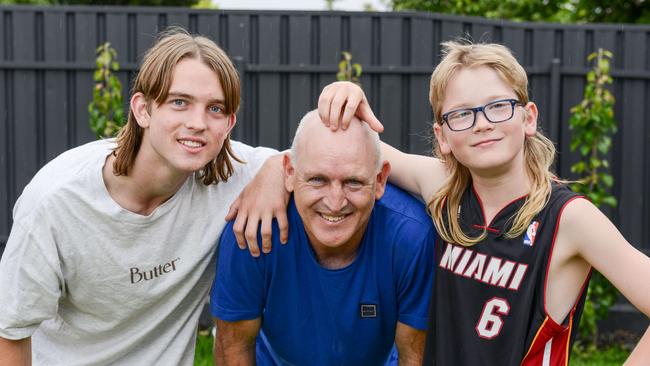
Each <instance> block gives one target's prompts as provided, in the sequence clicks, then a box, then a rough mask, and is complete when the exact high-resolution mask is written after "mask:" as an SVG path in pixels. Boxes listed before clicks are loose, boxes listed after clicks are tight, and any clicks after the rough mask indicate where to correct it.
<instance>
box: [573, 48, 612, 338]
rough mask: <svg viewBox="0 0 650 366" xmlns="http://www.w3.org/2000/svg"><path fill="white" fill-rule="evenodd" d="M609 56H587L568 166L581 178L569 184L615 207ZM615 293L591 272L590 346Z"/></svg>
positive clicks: (586, 332) (586, 323)
mask: <svg viewBox="0 0 650 366" xmlns="http://www.w3.org/2000/svg"><path fill="white" fill-rule="evenodd" d="M611 58H612V53H611V52H609V51H606V50H603V49H598V52H595V53H593V54H591V55H589V56H588V60H589V61H592V62H594V67H593V69H592V70H591V71H589V73H588V74H587V83H586V85H585V90H584V99H583V100H582V102H580V104H578V105H576V106H575V107H573V108H572V109H571V113H572V115H571V118H570V119H569V127H570V128H571V132H572V136H571V150H572V151H578V153H579V154H580V161H578V162H577V163H575V164H574V165H572V166H571V171H572V172H573V173H575V174H578V176H580V177H581V178H580V180H579V181H578V183H575V184H573V186H572V188H573V190H574V191H576V192H579V193H582V194H584V195H585V196H587V197H588V198H589V199H590V200H591V202H592V203H593V204H594V205H596V206H598V207H602V206H603V205H607V206H611V207H614V206H616V203H617V202H616V198H615V197H614V196H613V195H611V193H610V190H611V188H612V186H613V184H614V178H613V177H612V175H611V174H610V173H609V162H608V161H607V158H606V156H607V153H608V151H609V150H610V148H611V146H612V137H611V135H613V134H614V133H616V120H615V119H614V102H615V100H614V96H613V95H612V93H611V92H610V91H609V90H608V89H607V86H608V85H610V84H611V83H612V77H611V76H610V75H609V69H610V63H609V60H610V59H611ZM617 297H618V291H616V288H614V286H612V285H611V284H610V283H609V281H607V279H606V278H605V277H603V276H602V275H601V274H600V273H598V272H594V274H593V277H592V279H591V281H590V283H589V289H588V290H587V301H586V302H585V309H584V313H583V316H582V320H581V322H580V330H581V333H582V336H583V338H586V339H590V341H591V342H590V343H591V344H590V346H591V347H595V345H596V341H597V339H598V327H597V325H596V321H597V320H599V319H603V318H605V317H607V314H608V312H609V309H610V307H611V306H612V305H614V302H615V301H616V298H617Z"/></svg>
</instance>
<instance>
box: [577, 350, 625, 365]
mask: <svg viewBox="0 0 650 366" xmlns="http://www.w3.org/2000/svg"><path fill="white" fill-rule="evenodd" d="M629 355H630V351H629V350H627V349H625V348H624V347H622V346H620V345H613V346H609V347H607V348H602V349H595V348H593V349H592V348H588V349H579V348H578V347H573V352H571V362H569V365H570V366H619V365H622V364H623V362H625V359H627V356H629Z"/></svg>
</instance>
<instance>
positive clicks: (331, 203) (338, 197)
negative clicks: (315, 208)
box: [324, 182, 348, 212]
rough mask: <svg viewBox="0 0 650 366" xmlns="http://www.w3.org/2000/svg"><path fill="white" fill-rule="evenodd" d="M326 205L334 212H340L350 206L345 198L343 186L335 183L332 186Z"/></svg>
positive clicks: (326, 197)
mask: <svg viewBox="0 0 650 366" xmlns="http://www.w3.org/2000/svg"><path fill="white" fill-rule="evenodd" d="M324 201H325V205H327V208H328V209H329V210H331V211H332V212H340V211H342V210H343V208H344V207H345V206H346V205H347V204H348V201H347V199H346V198H345V192H344V191H343V186H342V185H341V184H340V183H337V182H334V183H332V184H331V185H330V187H329V190H328V192H327V194H326V195H325V199H324Z"/></svg>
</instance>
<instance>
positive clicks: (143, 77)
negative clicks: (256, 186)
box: [113, 27, 242, 185]
mask: <svg viewBox="0 0 650 366" xmlns="http://www.w3.org/2000/svg"><path fill="white" fill-rule="evenodd" d="M183 59H196V60H199V61H201V62H203V63H204V64H205V65H206V66H208V67H209V68H210V69H212V70H213V71H214V72H215V74H217V76H218V77H219V82H220V83H221V88H222V89H223V93H224V113H225V114H226V115H229V116H230V115H233V114H235V113H237V111H238V110H239V100H240V81H239V74H238V73H237V69H236V68H235V66H234V65H233V63H232V62H231V61H230V58H229V57H228V55H226V53H225V52H224V51H223V50H222V49H221V48H219V47H218V46H217V45H216V44H215V43H214V42H212V41H211V40H209V39H208V38H206V37H203V36H198V35H191V34H189V33H188V32H187V31H186V30H185V29H183V28H180V27H170V28H168V29H166V30H165V31H163V32H161V33H160V34H159V35H158V39H157V40H156V42H155V44H154V45H153V46H152V47H151V48H150V49H149V50H148V51H147V53H146V54H145V55H144V58H143V60H142V65H141V67H140V71H139V72H138V76H137V77H136V79H135V81H134V82H133V88H132V90H131V95H133V94H135V93H142V94H143V95H144V97H145V99H146V100H147V103H149V102H154V103H156V104H161V103H163V102H164V101H165V99H167V96H168V95H169V88H170V87H171V84H172V79H173V76H174V68H175V67H176V64H178V62H179V61H181V60H183ZM147 110H149V111H151V106H150V105H148V106H147ZM143 135H144V129H143V128H142V127H140V125H138V123H137V121H136V119H135V115H134V114H133V111H129V116H128V119H127V122H126V125H125V126H124V127H122V129H120V132H119V133H118V135H117V147H116V148H115V150H114V151H113V155H115V161H114V163H113V174H115V175H124V176H126V175H129V171H130V170H131V169H132V168H133V164H134V163H135V157H136V156H137V154H138V151H139V150H140V145H141V144H142V136H143ZM230 159H233V160H235V161H238V162H242V161H241V160H239V159H238V158H237V157H236V156H235V154H234V153H233V151H232V147H231V146H230V136H226V138H225V139H224V141H223V146H222V147H221V150H220V151H219V153H218V154H217V157H216V158H215V159H212V160H211V161H210V162H208V163H207V164H206V165H205V166H204V167H203V168H202V169H201V171H200V174H199V179H201V180H202V181H203V184H205V185H209V184H216V183H218V182H222V181H223V182H225V181H226V180H228V178H229V177H230V176H231V175H232V173H233V170H234V168H233V165H232V162H231V160H230Z"/></svg>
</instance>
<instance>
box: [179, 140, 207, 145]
mask: <svg viewBox="0 0 650 366" xmlns="http://www.w3.org/2000/svg"><path fill="white" fill-rule="evenodd" d="M178 142H180V143H181V144H183V145H185V146H187V147H201V146H203V144H201V143H200V142H198V141H190V140H179V141H178Z"/></svg>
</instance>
